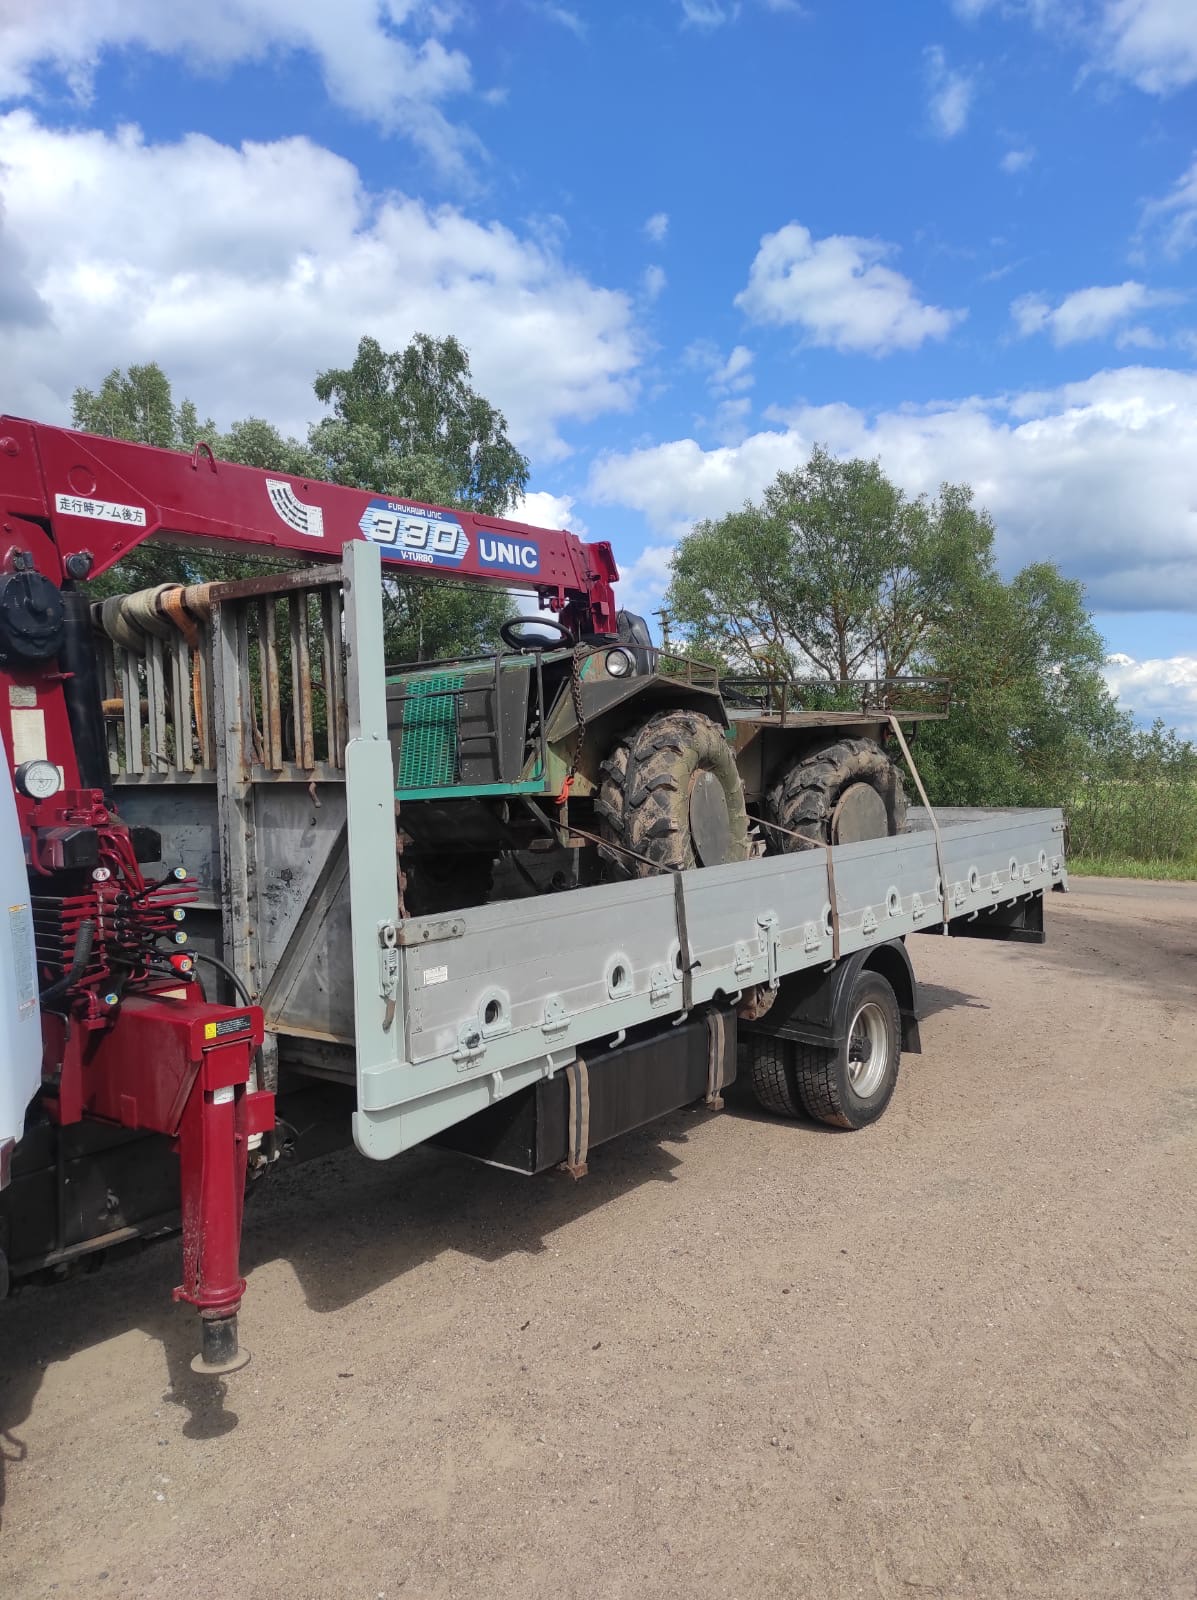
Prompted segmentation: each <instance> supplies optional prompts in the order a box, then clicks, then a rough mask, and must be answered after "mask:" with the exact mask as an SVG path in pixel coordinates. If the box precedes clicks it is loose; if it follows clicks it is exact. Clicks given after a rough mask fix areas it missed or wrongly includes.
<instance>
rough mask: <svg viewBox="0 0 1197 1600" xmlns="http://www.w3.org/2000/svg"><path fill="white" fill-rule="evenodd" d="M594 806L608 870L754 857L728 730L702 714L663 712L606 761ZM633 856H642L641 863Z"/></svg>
mask: <svg viewBox="0 0 1197 1600" xmlns="http://www.w3.org/2000/svg"><path fill="white" fill-rule="evenodd" d="M595 809H596V810H597V812H598V814H599V817H600V818H601V825H602V832H603V837H604V839H605V840H608V841H609V842H610V845H611V846H618V847H621V848H622V850H626V851H635V856H627V855H623V854H621V850H620V849H619V848H608V847H606V846H602V847H600V854H601V856H602V858H603V862H604V866H605V868H606V869H607V875H608V876H610V877H630V878H645V877H648V876H650V875H651V874H652V873H653V871H654V870H656V869H661V868H663V869H665V870H669V869H670V868H674V867H681V868H687V867H716V866H720V865H722V863H723V862H725V861H744V860H747V858H748V854H749V842H748V812H747V809H746V807H745V804H744V788H743V785H742V784H741V782H740V774H739V773H738V772H737V770H736V762H735V757H734V756H733V754H732V750H731V746H730V745H729V744H728V742H727V740H726V739H725V738H724V737H723V730H722V728H720V727H719V726H718V724H717V723H715V722H712V721H711V719H710V717H706V716H703V715H702V713H701V712H698V711H658V712H657V713H656V715H655V716H651V717H649V718H648V720H647V721H646V722H643V723H641V725H640V726H639V727H638V728H633V729H631V730H630V731H629V732H628V733H626V734H625V735H624V737H623V738H622V739H621V740H620V741H619V743H618V744H617V745H616V746H615V748H614V750H613V751H612V752H611V754H610V756H609V757H608V758H607V760H606V761H604V762H603V782H602V788H601V790H600V792H599V798H598V799H597V801H596V802H595ZM635 857H641V858H642V859H640V860H637V859H636V858H635Z"/></svg>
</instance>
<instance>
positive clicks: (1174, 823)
mask: <svg viewBox="0 0 1197 1600" xmlns="http://www.w3.org/2000/svg"><path fill="white" fill-rule="evenodd" d="M1065 814H1066V816H1067V818H1068V840H1069V854H1070V857H1071V864H1072V865H1073V866H1074V868H1075V869H1076V870H1077V871H1080V872H1084V871H1086V870H1088V871H1090V872H1097V871H1101V872H1110V873H1114V872H1117V873H1119V874H1121V873H1124V872H1125V874H1126V875H1127V876H1134V877H1139V876H1146V875H1150V876H1153V877H1162V878H1197V781H1195V780H1193V779H1192V778H1189V777H1187V776H1180V775H1172V774H1169V775H1163V774H1160V773H1158V772H1156V773H1145V774H1142V775H1138V776H1127V777H1115V778H1110V777H1102V778H1090V779H1087V780H1086V781H1084V782H1083V783H1081V784H1080V785H1079V786H1078V787H1077V789H1076V791H1075V792H1074V794H1073V798H1072V803H1071V804H1070V805H1067V806H1066V807H1065Z"/></svg>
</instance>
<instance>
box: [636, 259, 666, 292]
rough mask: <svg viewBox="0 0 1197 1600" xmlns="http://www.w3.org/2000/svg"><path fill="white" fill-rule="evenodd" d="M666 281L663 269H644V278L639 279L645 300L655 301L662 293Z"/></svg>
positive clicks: (652, 267) (655, 267)
mask: <svg viewBox="0 0 1197 1600" xmlns="http://www.w3.org/2000/svg"><path fill="white" fill-rule="evenodd" d="M667 281H668V280H667V279H666V277H665V268H664V267H658V266H651V267H645V269H644V277H643V278H642V279H641V287H642V288H643V290H644V296H645V299H647V300H656V299H657V298H658V297H659V296H660V295H661V293H662V292H663V290H664V288H665V284H666V282H667Z"/></svg>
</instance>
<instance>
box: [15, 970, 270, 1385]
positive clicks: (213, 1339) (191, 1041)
mask: <svg viewBox="0 0 1197 1600" xmlns="http://www.w3.org/2000/svg"><path fill="white" fill-rule="evenodd" d="M196 993H197V991H196V990H194V989H191V990H189V995H190V994H196ZM261 1042H262V1013H261V1010H260V1008H259V1007H257V1006H241V1007H232V1006H220V1005H210V1004H209V1003H207V1002H206V1001H204V1000H201V999H198V998H197V999H192V998H177V997H175V996H173V995H165V994H149V995H131V996H129V997H127V998H126V999H125V1001H124V1002H123V1004H122V1006H121V1010H120V1014H119V1016H118V1017H117V1019H116V1021H115V1023H114V1024H113V1026H112V1027H111V1028H110V1029H107V1030H105V1031H104V1032H103V1033H102V1034H98V1035H97V1034H96V1033H92V1034H90V1035H88V1034H86V1033H84V1031H83V1030H81V1029H76V1030H74V1031H73V1032H72V1033H71V1034H69V1035H67V1036H66V1037H65V1038H60V1045H61V1050H62V1054H61V1056H60V1057H59V1060H60V1063H61V1065H60V1067H59V1070H58V1072H57V1074H56V1075H57V1076H58V1078H59V1100H58V1103H59V1105H60V1107H62V1108H63V1109H65V1108H66V1107H67V1106H71V1107H72V1108H74V1107H78V1109H79V1110H80V1111H81V1112H82V1113H83V1114H85V1115H89V1116H93V1117H99V1118H101V1119H103V1120H105V1121H108V1122H115V1123H118V1124H120V1126H122V1127H126V1128H142V1129H146V1130H148V1131H150V1132H153V1133H164V1134H168V1135H170V1136H171V1137H172V1138H173V1139H174V1141H175V1148H176V1149H177V1151H178V1155H179V1189H180V1209H181V1212H182V1222H183V1281H182V1283H181V1284H180V1285H179V1287H178V1288H177V1289H176V1290H175V1291H174V1297H175V1299H176V1300H186V1301H187V1302H188V1303H189V1304H190V1305H193V1306H195V1307H196V1308H197V1309H198V1311H199V1313H200V1317H201V1327H202V1348H201V1352H200V1355H199V1356H197V1357H196V1359H195V1361H193V1362H192V1367H193V1369H194V1370H195V1371H197V1372H209V1373H214V1374H221V1373H226V1372H235V1371H236V1370H237V1369H238V1368H239V1367H242V1366H244V1365H245V1362H246V1361H248V1359H249V1357H248V1356H247V1355H243V1354H242V1353H240V1352H239V1350H238V1344H237V1311H238V1308H239V1307H240V1305H241V1297H242V1295H243V1294H244V1293H245V1280H244V1278H242V1277H241V1273H240V1260H239V1258H240V1250H241V1218H242V1211H243V1209H244V1203H245V1175H246V1164H247V1160H248V1156H249V1141H250V1139H251V1138H252V1137H253V1135H254V1134H258V1133H266V1132H268V1131H269V1130H270V1129H272V1128H273V1127H274V1096H273V1094H270V1093H267V1092H266V1091H264V1090H252V1091H251V1090H250V1088H249V1078H250V1072H251V1068H252V1065H253V1056H254V1051H255V1050H256V1049H257V1048H258V1046H259V1045H260V1044H261ZM53 1044H54V1041H53V1040H52V1039H51V1038H49V1037H48V1038H47V1049H48V1054H49V1055H50V1057H51V1060H52V1059H53V1055H54V1054H55V1053H56V1052H55V1051H54V1049H53ZM64 1120H73V1119H70V1118H66V1119H64Z"/></svg>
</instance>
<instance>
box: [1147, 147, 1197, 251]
mask: <svg viewBox="0 0 1197 1600" xmlns="http://www.w3.org/2000/svg"><path fill="white" fill-rule="evenodd" d="M1142 227H1143V228H1145V229H1158V230H1159V236H1160V240H1161V243H1162V245H1163V249H1164V253H1165V254H1166V255H1169V256H1173V257H1175V256H1181V255H1184V253H1185V251H1186V250H1191V249H1192V248H1193V246H1194V245H1195V244H1197V158H1195V159H1194V161H1193V164H1192V166H1191V167H1190V168H1189V170H1188V171H1187V172H1186V173H1184V174H1183V175H1182V176H1181V177H1180V178H1178V179H1177V180H1176V182H1175V183H1174V184H1173V186H1172V188H1171V190H1170V191H1169V193H1168V194H1166V195H1164V197H1163V198H1162V199H1160V200H1150V201H1148V203H1147V205H1145V206H1144V207H1143V217H1142Z"/></svg>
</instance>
